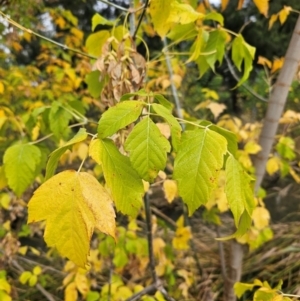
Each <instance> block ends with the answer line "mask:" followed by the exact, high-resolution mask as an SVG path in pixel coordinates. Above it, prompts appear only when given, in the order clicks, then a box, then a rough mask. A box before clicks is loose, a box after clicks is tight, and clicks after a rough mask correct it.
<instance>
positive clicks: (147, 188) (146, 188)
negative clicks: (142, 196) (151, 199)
mask: <svg viewBox="0 0 300 301" xmlns="http://www.w3.org/2000/svg"><path fill="white" fill-rule="evenodd" d="M142 181H143V185H144V191H145V192H147V191H148V190H149V188H150V183H149V182H147V181H144V180H142Z"/></svg>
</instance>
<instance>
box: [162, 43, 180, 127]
mask: <svg viewBox="0 0 300 301" xmlns="http://www.w3.org/2000/svg"><path fill="white" fill-rule="evenodd" d="M163 44H164V49H163V51H162V52H163V53H164V55H165V57H166V63H167V68H168V72H169V76H170V82H171V90H172V94H173V97H174V100H175V106H176V112H177V116H178V117H179V118H180V119H183V114H182V112H181V104H180V100H179V96H178V91H177V88H176V86H175V83H174V79H173V77H174V73H173V69H172V64H171V59H170V56H169V54H168V53H167V51H166V49H167V48H168V42H167V39H166V38H163ZM182 128H183V129H184V125H182Z"/></svg>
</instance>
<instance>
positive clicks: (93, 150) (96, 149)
mask: <svg viewBox="0 0 300 301" xmlns="http://www.w3.org/2000/svg"><path fill="white" fill-rule="evenodd" d="M100 152H101V144H100V141H99V139H95V140H92V141H91V143H90V146H89V156H90V157H92V158H93V160H95V161H96V163H98V164H99V165H101V159H100V158H101V153H100Z"/></svg>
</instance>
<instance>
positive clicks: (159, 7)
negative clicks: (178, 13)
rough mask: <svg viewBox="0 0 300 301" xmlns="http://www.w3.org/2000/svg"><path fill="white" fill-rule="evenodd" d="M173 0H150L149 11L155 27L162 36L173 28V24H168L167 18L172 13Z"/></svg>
mask: <svg viewBox="0 0 300 301" xmlns="http://www.w3.org/2000/svg"><path fill="white" fill-rule="evenodd" d="M173 1H174V0H169V1H166V0H152V1H151V2H150V9H149V12H150V15H151V18H152V21H153V25H154V29H155V30H156V32H157V33H158V34H159V35H160V36H161V37H164V36H165V35H166V34H167V32H168V31H169V29H170V28H171V24H167V22H166V18H167V17H168V16H169V14H170V11H171V3H172V2H173ZM162 12H163V13H162Z"/></svg>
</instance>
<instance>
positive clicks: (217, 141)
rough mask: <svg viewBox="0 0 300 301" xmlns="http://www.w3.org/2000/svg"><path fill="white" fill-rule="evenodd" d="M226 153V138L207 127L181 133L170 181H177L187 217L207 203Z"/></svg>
mask: <svg viewBox="0 0 300 301" xmlns="http://www.w3.org/2000/svg"><path fill="white" fill-rule="evenodd" d="M226 151H227V141H226V139H225V138H224V137H223V136H221V135H219V134H218V133H216V132H214V131H211V130H209V129H208V128H206V129H199V128H198V129H195V130H193V131H186V132H185V133H183V135H182V138H181V144H180V146H179V149H178V153H177V156H176V158H175V162H174V174H173V178H174V179H175V180H177V182H178V190H179V195H180V196H181V197H182V198H183V201H184V202H185V203H186V204H187V205H188V208H189V214H190V215H191V214H192V213H193V212H194V211H195V210H196V209H197V208H198V207H200V205H202V204H206V203H207V202H208V200H209V198H210V195H211V192H212V190H213V188H214V187H215V186H216V185H217V183H218V181H217V179H218V175H219V170H220V169H221V168H222V166H223V160H224V158H223V157H224V155H225V153H226Z"/></svg>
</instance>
